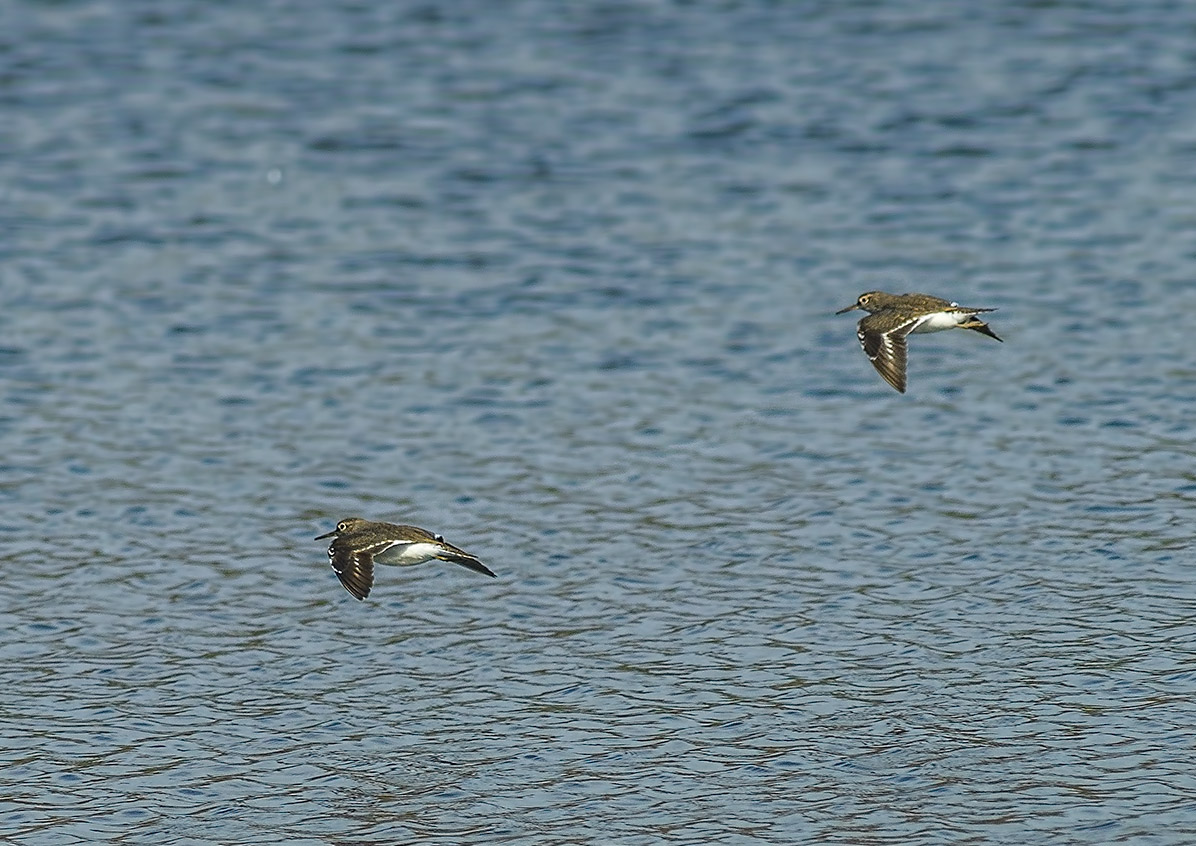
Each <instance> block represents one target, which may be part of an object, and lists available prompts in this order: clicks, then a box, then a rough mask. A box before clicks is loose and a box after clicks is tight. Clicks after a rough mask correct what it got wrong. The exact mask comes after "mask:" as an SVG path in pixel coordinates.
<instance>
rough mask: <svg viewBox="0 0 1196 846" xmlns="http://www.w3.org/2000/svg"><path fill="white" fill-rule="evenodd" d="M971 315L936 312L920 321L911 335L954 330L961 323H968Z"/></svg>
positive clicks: (960, 312)
mask: <svg viewBox="0 0 1196 846" xmlns="http://www.w3.org/2000/svg"><path fill="white" fill-rule="evenodd" d="M969 318H971V315H970V314H968V313H967V312H962V311H954V312H952V311H936V312H935V313H934V314H928V315H926V316H925V317H923V318H922V319H921V320H919V321H918V323H917V325H916V326H914V328H913V329H911V330H910V334H911V335H912V334H920V333H922V332H942V331H943V330H944V329H954V328H955V327H956V326H958V325H959V324H961V323H966V322H967V321H968V319H969Z"/></svg>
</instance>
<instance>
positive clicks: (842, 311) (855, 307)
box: [835, 303, 860, 314]
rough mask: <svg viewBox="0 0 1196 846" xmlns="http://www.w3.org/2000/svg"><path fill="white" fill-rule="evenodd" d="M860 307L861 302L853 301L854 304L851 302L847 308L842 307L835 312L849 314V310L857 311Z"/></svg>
mask: <svg viewBox="0 0 1196 846" xmlns="http://www.w3.org/2000/svg"><path fill="white" fill-rule="evenodd" d="M859 307H860V304H859V303H852V304H851V305H849V306H848V307H847V308H841V309H839V310H838V311H836V312H835V314H847V312H849V311H855V310H856V309H857V308H859Z"/></svg>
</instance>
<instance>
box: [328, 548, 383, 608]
mask: <svg viewBox="0 0 1196 846" xmlns="http://www.w3.org/2000/svg"><path fill="white" fill-rule="evenodd" d="M328 561H329V563H330V564H332V572H334V573H336V577H337V578H338V579H340V580H341V584H342V585H344V586H345V590H347V591H349V593H351V594H353V596H355V597H357V598H358V599H365V598H366V597H367V596H369V595H370V588H372V587H373V586H374V556H373V554H372V553H370V552H362V551H361V550H354V549H352V548H351V547H350V546H349V545H348V544H343V545H342V544H340V543H336V542H333V544H332V546H331V547H329V548H328Z"/></svg>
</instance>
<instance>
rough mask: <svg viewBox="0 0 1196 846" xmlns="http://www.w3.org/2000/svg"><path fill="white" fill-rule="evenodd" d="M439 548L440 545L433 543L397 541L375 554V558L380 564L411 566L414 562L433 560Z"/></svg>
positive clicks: (420, 562)
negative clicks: (380, 552)
mask: <svg viewBox="0 0 1196 846" xmlns="http://www.w3.org/2000/svg"><path fill="white" fill-rule="evenodd" d="M439 550H440V547H438V546H436V545H435V544H431V543H396V544H395V545H394V546H392V547H391V548H390V549H388V550H386V551H385V552H383V553H382V554H380V555H375V556H374V560H375V561H377V562H378V563H379V564H392V565H393V564H397V565H398V566H400V567H410V566H412V565H414V564H423V563H424V562H425V561H431V560H432V559H433V558H435V557H436V553H437V552H438V551H439Z"/></svg>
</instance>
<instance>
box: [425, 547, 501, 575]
mask: <svg viewBox="0 0 1196 846" xmlns="http://www.w3.org/2000/svg"><path fill="white" fill-rule="evenodd" d="M436 557H437V558H439V559H440V560H441V561H451V562H453V563H454V564H460V565H461V566H462V567H468V568H469V569H470V570H473V571H474V572H475V573H481V574H482V575H483V576H489V577H490V578H492V579H493V578H497V576H495V574H494V571H493V570H491V569H490V568H489V567H487V566H486V565H485V564H483V563H482V562H481V561H479V560H478V559H476V558H474V557H473V556H472V555H470V554H469V553H468V552H463V551H461V550H459V549H452V550H448V549H446V550H444V551H443V552H441V553H440V554H439V555H437V556H436Z"/></svg>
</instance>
